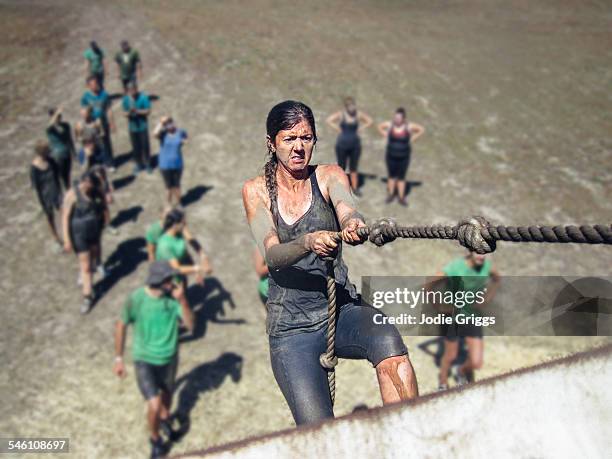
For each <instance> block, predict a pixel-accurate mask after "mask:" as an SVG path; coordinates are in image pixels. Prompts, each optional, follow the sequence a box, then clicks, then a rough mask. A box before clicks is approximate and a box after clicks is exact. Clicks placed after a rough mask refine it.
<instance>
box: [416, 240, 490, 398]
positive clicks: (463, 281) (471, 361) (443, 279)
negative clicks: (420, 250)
mask: <svg viewBox="0 0 612 459" xmlns="http://www.w3.org/2000/svg"><path fill="white" fill-rule="evenodd" d="M500 279H501V277H500V274H499V272H498V271H497V269H496V268H495V267H494V266H493V265H492V262H491V259H490V258H488V257H487V256H486V255H480V254H477V253H476V252H472V251H468V253H467V255H466V256H464V257H459V258H456V259H454V260H453V261H451V262H450V263H448V264H447V265H446V266H445V267H444V269H443V270H442V271H441V272H439V273H437V274H436V275H435V276H434V277H433V279H431V281H430V282H429V283H428V285H427V287H426V289H427V290H432V289H433V288H435V289H438V288H440V287H443V288H447V289H449V290H450V291H452V292H453V293H456V292H472V293H473V294H474V295H473V296H471V298H474V299H473V300H470V301H467V300H466V301H465V303H466V304H463V305H461V306H455V305H453V306H451V307H452V311H451V313H450V314H449V315H450V316H451V317H452V318H453V323H452V324H446V323H445V324H443V325H442V326H441V330H440V336H442V337H443V338H444V354H443V355H442V358H441V359H440V374H439V384H438V390H446V389H448V374H449V370H450V368H451V364H452V362H453V361H454V360H455V359H456V358H457V353H458V351H459V338H465V343H466V345H467V351H468V358H467V359H466V361H465V362H464V363H463V365H461V366H460V367H459V368H458V369H457V373H456V379H457V384H458V385H460V386H462V385H464V384H467V383H470V382H473V381H474V380H475V376H474V371H475V370H479V369H480V368H482V365H483V361H484V341H483V339H484V337H483V332H482V327H480V326H477V325H473V324H470V323H467V322H468V321H467V320H465V317H468V316H481V315H482V311H483V309H485V308H486V307H487V305H488V304H489V303H490V302H491V301H492V299H493V297H494V296H495V294H496V292H497V289H498V287H499V283H500ZM434 286H435V287H434ZM478 292H485V293H484V296H483V301H481V302H478V301H476V299H475V298H476V294H477V293H478ZM443 312H448V311H443ZM459 316H461V319H462V320H458V317H459Z"/></svg>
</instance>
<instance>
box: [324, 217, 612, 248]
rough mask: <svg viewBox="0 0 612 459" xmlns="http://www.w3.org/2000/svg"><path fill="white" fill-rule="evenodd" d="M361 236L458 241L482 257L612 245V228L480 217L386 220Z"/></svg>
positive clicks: (373, 239)
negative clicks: (499, 249) (406, 222)
mask: <svg viewBox="0 0 612 459" xmlns="http://www.w3.org/2000/svg"><path fill="white" fill-rule="evenodd" d="M357 234H358V235H359V236H360V237H361V238H362V239H365V238H368V239H369V240H370V242H372V243H374V244H376V245H377V246H382V245H384V244H386V243H388V242H391V241H393V240H394V239H396V238H398V237H401V238H413V239H456V240H458V241H459V243H460V244H461V245H462V246H463V247H466V248H468V249H470V250H473V251H474V252H476V253H479V254H484V253H491V252H493V251H495V248H496V242H497V241H508V242H551V243H570V242H572V243H577V244H612V225H582V226H561V225H558V226H501V225H500V226H493V225H491V224H490V223H489V222H488V221H487V220H486V219H485V218H483V217H479V216H476V217H470V218H464V219H462V220H460V221H459V223H458V224H457V225H455V226H443V225H431V226H398V225H397V224H396V223H395V222H394V221H393V220H391V219H388V218H383V219H380V220H377V221H375V222H373V223H372V224H371V225H369V226H364V227H362V228H358V229H357ZM339 235H340V233H337V235H335V237H339Z"/></svg>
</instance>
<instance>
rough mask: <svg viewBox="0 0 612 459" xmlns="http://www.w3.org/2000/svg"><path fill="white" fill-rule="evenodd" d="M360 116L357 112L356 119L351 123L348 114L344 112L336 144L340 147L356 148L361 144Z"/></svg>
mask: <svg viewBox="0 0 612 459" xmlns="http://www.w3.org/2000/svg"><path fill="white" fill-rule="evenodd" d="M358 129H359V118H358V116H357V113H356V112H355V120H354V121H353V122H352V123H349V122H348V121H347V119H346V114H345V113H344V112H343V113H342V119H341V120H340V134H339V135H338V139H337V140H336V146H337V147H340V148H355V147H356V146H358V145H359V144H360V142H361V141H360V139H359V134H357V131H358Z"/></svg>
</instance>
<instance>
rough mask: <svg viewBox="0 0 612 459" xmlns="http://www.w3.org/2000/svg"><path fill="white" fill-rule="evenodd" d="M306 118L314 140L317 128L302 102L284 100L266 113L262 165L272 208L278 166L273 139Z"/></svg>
mask: <svg viewBox="0 0 612 459" xmlns="http://www.w3.org/2000/svg"><path fill="white" fill-rule="evenodd" d="M303 120H306V121H308V124H310V128H311V129H312V135H313V137H314V141H315V143H316V141H317V128H316V126H315V119H314V115H313V113H312V110H311V109H310V107H308V106H307V105H306V104H304V103H302V102H297V101H295V100H286V101H284V102H281V103H279V104H276V105H275V106H274V107H272V110H270V113H268V117H267V119H266V133H267V134H268V137H269V139H270V140H269V142H268V155H269V159H268V161H267V162H266V164H265V165H264V178H265V180H266V189H267V190H268V196H269V197H270V206H271V208H274V207H275V206H276V201H277V199H278V187H277V184H276V169H277V167H278V158H277V157H276V150H275V149H274V148H273V144H274V140H275V139H276V135H277V134H278V133H279V131H284V130H287V129H291V128H292V127H293V126H295V125H296V124H298V123H299V122H301V121H303Z"/></svg>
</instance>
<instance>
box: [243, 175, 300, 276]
mask: <svg viewBox="0 0 612 459" xmlns="http://www.w3.org/2000/svg"><path fill="white" fill-rule="evenodd" d="M256 187H257V184H256V183H254V182H253V181H251V182H247V183H246V184H245V185H244V187H243V189H242V198H243V201H244V208H245V210H246V214H247V220H248V222H249V226H250V227H251V233H252V234H253V238H254V239H255V242H256V243H257V247H258V248H259V251H260V253H261V254H262V255H263V257H264V260H265V261H266V264H267V265H268V268H269V269H270V270H279V269H283V268H286V267H289V266H291V265H292V264H294V263H295V262H297V261H298V260H300V259H302V258H303V257H304V256H305V255H306V254H307V253H308V252H310V250H309V249H308V248H307V239H308V238H307V237H306V236H307V235H304V236H301V237H299V238H297V239H295V240H293V241H290V242H286V243H283V244H281V243H280V240H279V239H278V234H277V232H276V228H275V226H274V221H273V219H272V213H271V212H270V210H269V209H268V208H267V207H266V204H265V202H264V200H263V199H262V197H261V195H260V193H259V192H258V191H257V190H256Z"/></svg>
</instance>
